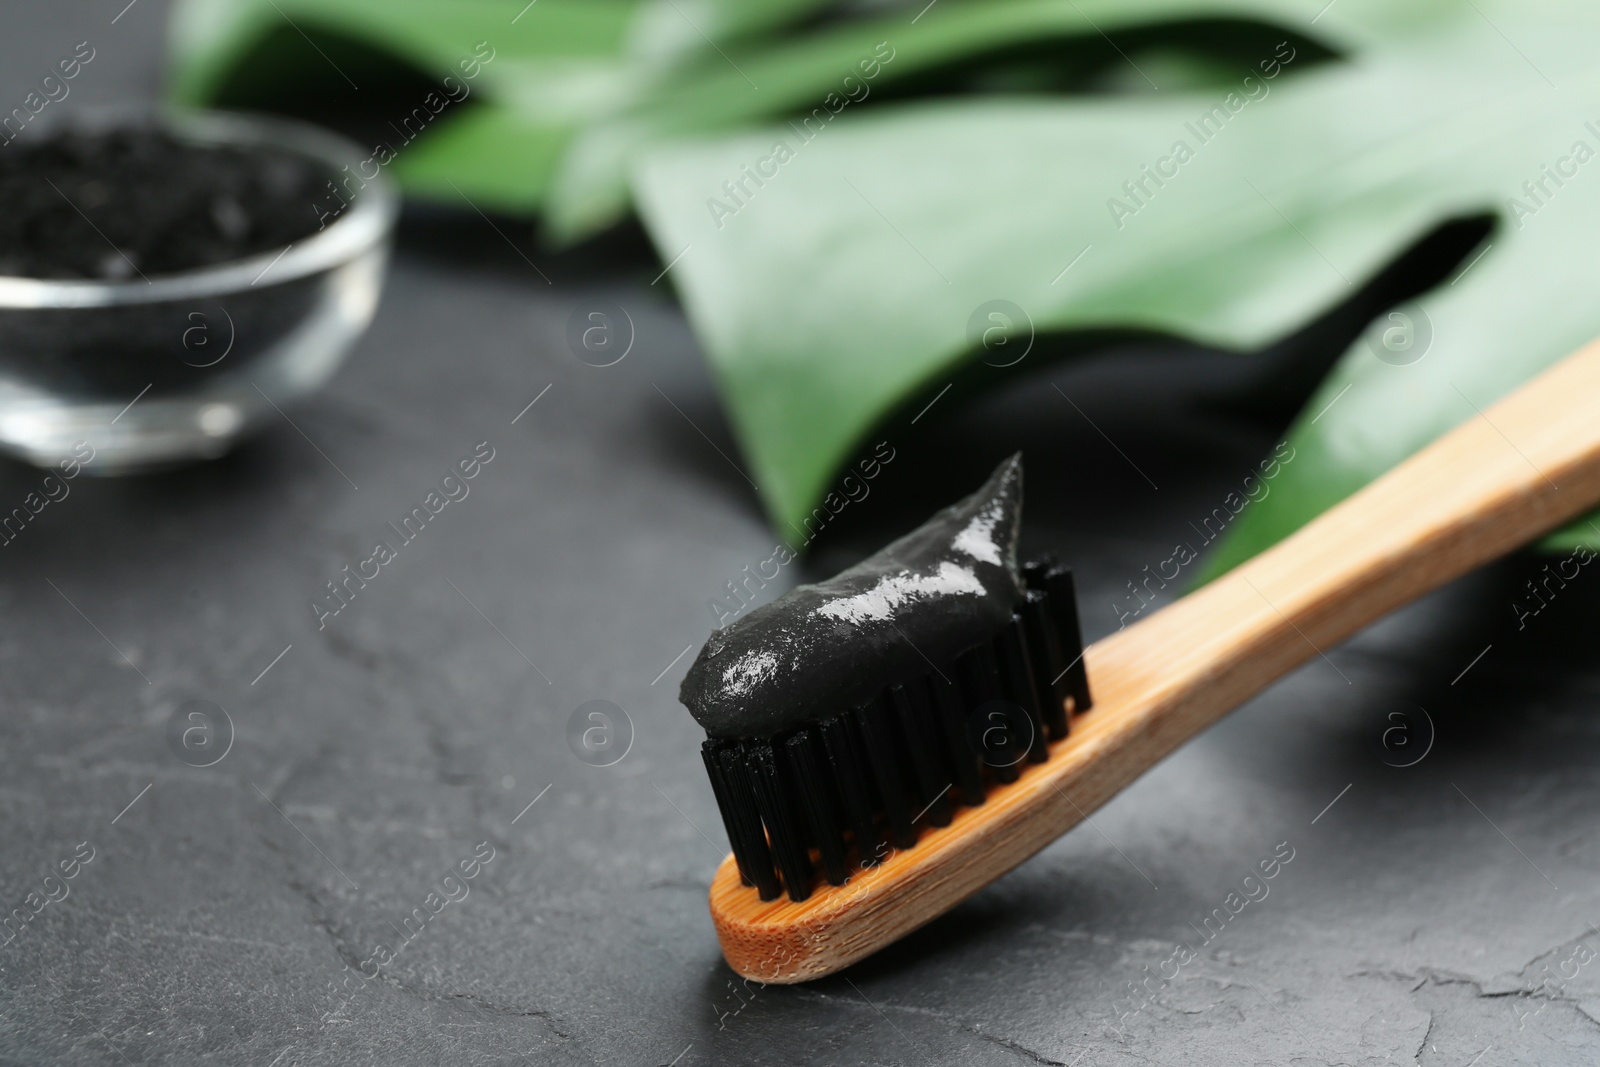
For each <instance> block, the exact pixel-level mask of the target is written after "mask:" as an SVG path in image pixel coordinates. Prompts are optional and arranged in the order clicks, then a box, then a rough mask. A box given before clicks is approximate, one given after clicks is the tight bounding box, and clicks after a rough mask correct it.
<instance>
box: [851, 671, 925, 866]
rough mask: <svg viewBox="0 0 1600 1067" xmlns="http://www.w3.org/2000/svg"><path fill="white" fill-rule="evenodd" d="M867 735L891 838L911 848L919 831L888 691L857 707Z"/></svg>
mask: <svg viewBox="0 0 1600 1067" xmlns="http://www.w3.org/2000/svg"><path fill="white" fill-rule="evenodd" d="M855 717H856V720H857V721H858V722H860V724H861V733H862V736H863V737H865V738H866V742H867V744H866V751H865V753H864V754H865V755H866V757H867V766H869V767H870V768H871V769H872V780H873V784H874V785H875V786H876V787H877V794H878V803H879V805H880V806H881V808H882V810H883V813H884V815H885V816H886V817H887V820H888V824H889V841H890V843H891V844H893V845H894V847H895V848H910V847H911V846H912V845H915V844H916V843H917V831H916V829H915V828H914V827H913V826H912V825H911V816H912V815H914V814H916V812H915V810H914V809H913V808H912V807H911V803H910V800H909V798H908V797H907V796H906V778H905V775H904V774H903V773H902V763H901V757H900V749H901V744H900V743H899V740H898V738H897V737H896V736H895V735H896V733H897V732H898V728H897V726H896V724H895V721H894V713H893V712H892V711H891V710H890V709H889V701H888V698H887V696H886V695H885V694H879V695H878V696H877V697H876V698H874V699H872V700H869V701H867V703H865V704H862V705H861V706H860V707H858V708H856V709H855Z"/></svg>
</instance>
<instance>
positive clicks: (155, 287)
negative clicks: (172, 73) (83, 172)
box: [0, 106, 400, 309]
mask: <svg viewBox="0 0 1600 1067" xmlns="http://www.w3.org/2000/svg"><path fill="white" fill-rule="evenodd" d="M152 125H153V126H157V127H160V128H162V129H165V130H167V131H168V132H170V133H173V134H175V135H177V136H178V137H180V138H182V139H184V140H187V141H192V142H196V143H200V144H210V145H237V146H250V147H266V148H277V149H280V150H283V151H287V152H290V153H295V154H298V155H302V156H309V157H311V158H313V159H315V160H317V161H319V162H321V163H323V164H325V165H327V166H329V167H330V169H332V170H333V171H334V172H335V173H337V172H338V171H339V170H341V169H343V168H345V167H351V168H356V167H357V166H358V164H359V162H360V161H361V160H362V159H363V158H364V154H363V152H362V150H361V148H360V146H358V145H357V144H356V143H355V142H354V141H352V140H350V139H349V138H347V137H344V136H342V135H340V134H337V133H333V132H332V131H330V130H326V129H324V128H322V127H320V126H316V125H313V124H312V123H309V122H303V121H300V120H296V119H286V118H283V117H281V116H277V115H262V114H256V113H250V112H235V111H211V110H202V109H197V108H184V107H175V106H163V107H159V108H150V107H134V108H129V107H104V108H85V109H81V110H78V111H75V112H72V113H70V114H68V115H64V116H62V118H61V119H59V120H57V121H56V122H53V123H50V124H49V129H44V130H41V135H42V136H49V134H50V133H52V132H54V131H55V130H57V129H76V130H90V131H100V130H110V129H113V128H119V127H120V128H136V127H139V126H152ZM356 173H357V175H358V180H359V181H362V182H365V186H364V187H363V188H362V189H361V190H360V191H359V192H358V193H357V194H356V195H355V196H354V197H353V198H352V203H351V206H350V208H349V209H348V210H346V211H344V212H342V213H340V215H339V216H338V218H336V219H335V220H334V221H333V222H332V223H330V224H329V225H328V226H327V227H325V228H324V229H321V230H317V231H315V232H313V233H312V234H311V235H310V236H308V237H302V238H299V239H297V240H295V241H293V242H291V243H290V244H288V245H285V246H283V247H281V248H275V249H271V250H268V251H266V252H261V253H259V254H257V255H253V256H249V257H247V258H245V259H233V260H228V261H227V262H225V263H214V264H211V265H210V266H205V267H197V268H195V269H193V270H186V271H178V272H176V273H173V274H161V275H157V276H156V277H154V278H151V279H149V280H144V279H140V278H134V279H124V280H122V281H99V280H95V279H87V278H29V277H19V276H8V275H0V309H4V308H88V307H116V306H121V305H128V304H152V303H160V302H165V301H172V300H192V299H203V298H207V297H217V296H223V295H226V294H229V293H234V292H238V291H240V290H244V289H251V288H254V287H255V286H256V285H257V284H258V283H259V282H261V280H262V279H263V277H264V276H266V275H267V273H268V271H269V270H270V271H271V279H270V284H269V285H268V286H266V287H265V288H270V287H271V286H275V285H282V284H284V283H285V282H291V281H295V280H297V279H300V278H305V277H307V276H310V275H314V274H318V273H321V272H323V271H325V270H328V269H329V268H332V267H336V266H338V265H340V264H342V263H346V262H349V261H350V260H352V259H355V258H356V257H358V256H360V255H361V254H362V253H364V252H366V251H368V250H369V249H371V248H372V247H373V246H374V245H377V244H380V243H381V242H383V241H385V240H387V239H388V237H389V235H390V234H391V233H392V231H393V229H394V222H395V218H396V217H397V216H398V214H399V210H400V198H399V194H398V193H397V192H396V191H395V188H394V184H393V182H391V181H390V179H389V177H388V175H386V174H384V173H383V172H382V171H381V170H380V171H379V172H378V174H377V176H376V177H375V178H368V177H366V176H365V175H364V174H360V173H359V171H357V172H356Z"/></svg>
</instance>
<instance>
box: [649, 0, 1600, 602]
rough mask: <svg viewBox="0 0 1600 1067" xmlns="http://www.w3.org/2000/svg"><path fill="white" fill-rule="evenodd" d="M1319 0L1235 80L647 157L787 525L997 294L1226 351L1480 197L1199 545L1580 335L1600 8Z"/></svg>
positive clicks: (1397, 449)
mask: <svg viewBox="0 0 1600 1067" xmlns="http://www.w3.org/2000/svg"><path fill="white" fill-rule="evenodd" d="M1072 7H1073V8H1076V9H1079V11H1080V13H1081V17H1082V18H1083V21H1084V33H1085V35H1086V36H1087V35H1089V34H1098V33H1099V32H1100V31H1107V32H1115V23H1114V21H1113V19H1114V16H1113V15H1112V14H1111V13H1110V12H1109V11H1106V10H1102V8H1101V5H1098V4H1089V3H1086V2H1079V3H1076V4H1073V5H1072ZM1203 9H1204V10H1205V11H1211V12H1218V11H1221V10H1222V9H1220V8H1219V7H1218V6H1217V5H1205V6H1204V8H1203ZM1117 10H1118V11H1120V12H1121V18H1122V19H1124V20H1127V19H1129V18H1131V17H1133V13H1134V12H1138V13H1139V17H1141V18H1148V17H1149V15H1150V14H1151V13H1152V12H1160V13H1163V14H1164V15H1165V16H1168V17H1175V16H1178V15H1180V14H1181V15H1183V16H1185V17H1192V16H1193V15H1195V14H1196V13H1198V12H1199V11H1200V10H1202V8H1201V6H1200V5H1190V4H1182V5H1178V4H1126V3H1123V4H1119V5H1117ZM1228 10H1231V11H1233V12H1235V13H1237V12H1238V11H1239V10H1240V9H1239V8H1237V7H1234V8H1231V9H1228ZM1315 15H1316V12H1315V11H1314V10H1310V11H1309V12H1308V14H1307V15H1306V16H1305V17H1302V18H1296V19H1288V18H1286V16H1285V15H1284V14H1283V13H1282V11H1281V9H1280V10H1279V12H1278V14H1277V16H1276V17H1277V18H1278V20H1280V22H1283V24H1284V25H1285V28H1286V29H1287V30H1293V31H1294V33H1293V34H1286V36H1285V39H1286V40H1288V39H1289V38H1290V37H1295V38H1301V39H1309V40H1319V39H1320V40H1321V41H1323V42H1324V43H1325V44H1326V45H1327V47H1328V49H1329V50H1330V51H1332V52H1335V53H1338V54H1339V58H1338V59H1336V60H1334V61H1332V62H1329V63H1324V64H1321V65H1319V66H1317V67H1316V68H1315V69H1310V70H1304V71H1300V72H1296V71H1295V70H1294V67H1295V64H1296V62H1298V61H1299V59H1300V56H1299V53H1298V49H1297V47H1296V46H1295V45H1293V44H1288V45H1286V46H1285V47H1286V48H1287V49H1288V50H1289V51H1288V52H1281V51H1272V52H1269V53H1268V54H1265V55H1263V56H1261V61H1262V62H1263V63H1266V64H1267V66H1264V67H1263V66H1262V65H1261V64H1260V63H1257V64H1253V65H1251V66H1249V67H1242V68H1241V69H1239V70H1238V71H1237V80H1236V81H1235V83H1234V84H1233V86H1232V87H1231V88H1221V89H1218V88H1211V89H1202V90H1194V91H1170V92H1169V91H1163V92H1158V93H1157V92H1152V93H1147V94H1144V95H1142V96H1140V97H1134V96H1131V95H1128V96H1122V97H1120V98H1119V97H1114V96H1113V97H1104V96H1102V97H1099V98H1093V99H1084V98H1078V99H1069V100H1059V99H1027V100H1022V99H994V100H983V101H944V100H941V101H938V102H924V103H914V104H902V105H896V106H893V107H889V106H885V107H881V108H878V109H868V108H863V109H860V110H859V112H858V113H850V112H849V110H848V109H845V110H844V111H843V112H841V113H840V114H839V115H838V116H837V117H836V118H835V119H834V120H833V121H831V122H829V123H828V125H827V128H826V131H825V132H824V133H821V134H818V135H815V136H814V137H811V138H807V137H806V136H805V134H804V131H802V130H800V129H797V128H796V126H795V125H793V124H784V125H775V126H773V127H771V128H770V129H767V130H764V131H761V132H747V133H743V134H741V135H738V136H728V137H722V138H719V139H716V140H702V141H698V142H694V143H683V142H680V143H676V144H672V143H668V144H663V145H661V146H660V147H658V148H657V149H656V150H654V151H653V152H651V153H650V154H649V155H648V156H647V157H646V158H645V159H644V160H643V162H642V163H640V164H639V165H638V168H637V172H636V178H635V191H636V196H637V199H638V201H639V204H640V210H641V212H642V214H643V216H644V218H645V220H646V223H647V226H648V227H649V229H650V232H651V233H652V235H653V236H654V238H655V241H656V244H657V248H658V250H659V251H660V253H661V255H662V257H663V259H674V258H677V257H681V258H678V261H677V264H676V266H675V267H674V268H673V270H672V277H673V278H674V280H675V283H676V285H677V286H678V288H679V290H680V292H681V293H682V297H683V300H684V303H685V306H686V308H687V309H688V313H689V315H690V318H691V320H692V321H693V323H694V325H695V327H696V330H697V332H698V334H699V336H700V338H701V340H702V342H703V344H704V347H705V349H706V351H707V353H708V356H709V358H710V359H711V361H712V363H713V364H714V366H715V368H716V371H717V374H718V377H719V380H720V382H721V386H722V389H723V393H724V396H725V397H726V400H727V404H728V407H729V410H730V412H731V417H732V422H733V425H734V428H735V430H736V432H737V433H738V435H739V438H740V440H741V443H742V445H743V447H744V450H745V452H746V454H747V456H748V458H749V461H750V465H751V467H752V474H753V477H754V479H755V481H756V482H757V483H758V484H759V486H760V492H761V496H762V499H763V500H764V501H765V503H766V506H767V508H768V509H769V511H770V513H771V514H772V517H773V519H774V520H775V522H776V523H777V524H778V525H779V527H780V528H782V529H794V528H797V527H798V526H799V525H800V524H803V523H804V522H805V520H806V517H807V516H808V515H810V514H811V513H812V511H813V509H814V508H815V507H816V506H817V504H818V502H819V501H820V500H821V499H822V498H823V497H824V495H825V494H826V493H827V491H828V489H829V486H830V482H831V481H832V480H833V479H834V477H835V476H836V472H837V471H838V470H839V468H840V466H841V465H842V464H843V463H844V462H845V461H846V460H847V459H848V458H849V457H850V456H851V455H852V454H853V452H854V451H855V450H856V449H857V448H858V447H860V446H861V444H862V443H863V442H864V441H865V440H866V438H867V435H868V434H869V433H870V432H872V431H873V430H874V429H875V428H878V427H879V426H880V423H881V422H882V420H883V419H884V418H885V416H886V415H887V414H888V413H891V412H896V411H902V410H905V411H914V410H915V408H914V407H911V406H909V405H911V402H912V401H913V400H915V399H918V398H922V397H928V398H930V399H931V398H932V397H933V396H934V395H935V394H936V393H937V392H938V391H939V389H940V388H941V387H942V386H943V385H944V384H945V383H947V382H949V381H952V380H954V379H956V378H958V377H959V376H961V375H962V374H963V373H965V372H967V371H969V370H970V369H971V368H972V367H973V365H974V364H975V363H977V353H978V352H980V351H981V350H980V349H979V347H978V345H976V344H975V335H974V334H973V332H972V331H971V329H970V322H971V319H972V316H973V314H974V313H975V312H981V311H982V309H984V308H985V307H987V306H988V305H989V304H990V302H992V301H996V300H1002V301H1005V302H1007V303H1008V305H1009V306H1010V307H1011V308H1012V309H1014V310H1013V311H1012V312H1011V313H1010V315H1009V317H1010V318H1016V311H1020V313H1021V314H1022V315H1024V316H1026V318H1027V319H1029V320H1031V323H1032V328H1033V329H1034V330H1036V331H1038V332H1039V333H1040V334H1041V336H1050V337H1054V338H1058V339H1064V338H1070V337H1072V336H1074V335H1077V336H1084V337H1093V336H1100V335H1104V334H1105V332H1106V331H1115V332H1122V333H1127V332H1133V333H1140V334H1148V333H1154V334H1163V335H1174V336H1178V337H1183V338H1188V339H1192V340H1194V341H1198V342H1201V343H1204V344H1206V345H1211V346H1216V347H1220V348H1225V349H1237V350H1240V351H1248V350H1251V349H1257V348H1260V347H1262V346H1264V345H1266V344H1268V343H1269V342H1271V341H1273V340H1275V339H1277V338H1279V337H1282V336H1284V335H1286V334H1288V333H1291V332H1293V331H1294V330H1296V329H1297V328H1298V327H1300V326H1301V325H1303V324H1304V323H1306V322H1307V321H1308V320H1310V319H1312V318H1314V317H1315V316H1317V315H1318V314H1319V313H1321V312H1323V311H1325V310H1327V309H1329V308H1330V307H1332V306H1334V305H1336V304H1338V303H1340V302H1341V301H1342V300H1344V299H1346V298H1347V296H1348V295H1349V294H1350V293H1351V292H1352V291H1354V290H1355V288H1357V287H1359V286H1360V285H1361V284H1362V283H1363V282H1364V281H1365V280H1366V279H1368V278H1370V277H1372V276H1373V275H1374V274H1375V273H1377V272H1378V271H1380V269H1381V268H1382V267H1383V266H1384V265H1385V264H1387V263H1389V262H1390V261H1391V260H1393V259H1394V258H1395V257H1396V256H1397V255H1398V254H1399V253H1400V252H1401V251H1402V250H1404V249H1405V248H1407V247H1408V246H1410V245H1411V244H1412V243H1413V242H1414V241H1415V240H1416V239H1417V238H1418V237H1419V236H1421V235H1423V234H1425V233H1428V232H1430V231H1431V230H1433V229H1434V228H1435V227H1436V226H1438V225H1439V224H1440V223H1441V222H1442V221H1445V220H1448V219H1453V218H1462V217H1468V216H1475V215H1484V214H1487V215H1491V216H1494V217H1496V218H1497V219H1498V224H1497V226H1496V228H1495V230H1494V232H1493V234H1492V235H1491V236H1490V237H1489V238H1488V240H1487V242H1486V243H1485V244H1484V245H1483V246H1482V247H1481V248H1480V249H1478V250H1477V251H1475V252H1474V253H1473V254H1472V257H1475V258H1472V257H1469V260H1468V261H1467V262H1465V263H1463V264H1462V270H1461V271H1460V273H1459V276H1458V277H1456V278H1454V279H1453V280H1452V281H1450V282H1449V283H1447V284H1443V285H1441V286H1439V287H1438V288H1437V289H1435V290H1434V291H1432V292H1429V293H1427V294H1425V295H1424V296H1423V297H1421V298H1420V299H1419V300H1418V301H1416V302H1415V304H1414V305H1412V306H1410V307H1407V308H1405V309H1402V310H1401V311H1400V312H1398V313H1397V314H1398V316H1399V317H1398V318H1397V319H1394V320H1387V319H1386V320H1382V322H1380V326H1381V327H1383V328H1385V329H1389V330H1391V331H1392V332H1391V333H1390V335H1389V336H1387V337H1385V336H1383V335H1381V334H1375V335H1371V336H1369V337H1367V338H1364V339H1363V340H1362V341H1360V342H1358V343H1356V344H1355V345H1353V346H1352V347H1351V348H1350V349H1349V351H1348V352H1347V353H1346V354H1345V355H1344V357H1343V358H1342V359H1341V360H1340V361H1339V363H1338V365H1337V367H1336V368H1335V370H1334V372H1333V374H1332V375H1331V377H1330V378H1329V379H1328V380H1327V381H1326V383H1325V384H1324V385H1323V386H1322V387H1321V388H1320V389H1319V390H1318V391H1317V393H1316V395H1315V396H1313V397H1312V398H1311V400H1310V402H1309V403H1308V404H1307V406H1306V408H1305V411H1304V413H1303V414H1302V416H1301V417H1300V418H1299V420H1298V421H1297V422H1296V424H1295V425H1294V427H1293V428H1292V430H1291V431H1290V435H1289V440H1290V443H1291V444H1292V446H1293V447H1294V449H1295V452H1294V455H1295V458H1294V460H1293V461H1292V462H1291V463H1289V464H1287V465H1284V466H1283V468H1282V470H1281V471H1280V472H1279V473H1278V475H1277V477H1276V478H1275V480H1274V482H1273V485H1272V492H1271V493H1270V495H1269V496H1267V497H1266V498H1265V499H1263V500H1262V501H1261V502H1259V503H1256V504H1251V505H1250V506H1249V507H1247V508H1246V509H1245V510H1244V511H1243V512H1242V513H1241V514H1240V516H1239V518H1238V520H1237V521H1236V522H1235V523H1234V524H1233V526H1232V527H1231V529H1230V531H1229V536H1228V538H1227V539H1226V541H1225V543H1224V544H1223V545H1222V546H1221V547H1220V549H1219V551H1218V552H1217V553H1216V554H1215V555H1214V556H1213V559H1212V562H1211V567H1212V571H1213V572H1215V571H1217V570H1220V569H1225V568H1226V567H1227V566H1230V565H1232V564H1233V563H1235V562H1237V561H1239V560H1241V559H1243V558H1246V557H1247V556H1249V555H1251V554H1253V553H1254V552H1256V551H1259V550H1260V549H1261V548H1263V547H1265V546H1267V545H1269V544H1271V543H1273V542H1274V541H1276V540H1278V539H1279V538H1281V537H1283V536H1285V535H1286V534H1288V533H1289V532H1291V531H1292V530H1294V529H1295V528H1297V527H1298V526H1299V525H1301V524H1303V523H1304V522H1305V521H1307V520H1308V519H1310V518H1311V517H1313V516H1314V515H1316V514H1318V513H1319V512H1321V511H1322V510H1324V509H1326V508H1327V507H1328V506H1329V505H1331V504H1333V503H1335V502H1337V501H1338V500H1340V499H1342V498H1343V497H1344V496H1346V495H1348V494H1349V493H1350V492H1352V491H1354V490H1355V489H1357V488H1359V487H1360V486H1361V485H1363V484H1365V483H1366V482H1367V481H1370V480H1371V479H1372V478H1374V477H1376V476H1377V475H1378V474H1380V473H1382V472H1383V471H1384V470H1386V469H1388V468H1389V467H1391V466H1393V465H1394V464H1395V463H1396V462H1398V461H1399V460H1401V459H1403V458H1404V457H1405V456H1407V455H1409V454H1410V453H1411V452H1413V451H1415V450H1416V449H1418V448H1420V447H1422V446H1423V445H1424V444H1426V443H1427V442H1429V441H1430V440H1432V439H1433V438H1434V437H1436V436H1438V435H1439V434H1440V433H1442V432H1444V431H1445V430H1447V429H1449V428H1450V427H1451V426H1453V425H1455V424H1456V423H1458V422H1460V421H1462V420H1463V419H1466V418H1472V417H1477V414H1476V411H1477V409H1478V408H1482V407H1484V406H1486V405H1487V404H1488V403H1490V402H1491V401H1493V400H1494V399H1495V398H1497V397H1498V396H1500V395H1502V394H1504V393H1506V392H1507V391H1509V390H1511V389H1512V388H1514V387H1515V386H1516V385H1518V384H1519V383H1520V382H1522V381H1524V380H1525V379H1527V378H1528V377H1530V376H1532V375H1533V374H1534V373H1536V372H1537V371H1538V370H1540V369H1541V368H1543V367H1545V366H1546V365H1548V364H1550V363H1551V362H1553V361H1555V360H1557V359H1559V358H1561V357H1562V356H1564V355H1566V354H1567V353H1568V352H1570V351H1572V350H1573V349H1575V348H1576V347H1578V346H1579V345H1580V344H1581V343H1583V342H1584V341H1587V340H1588V339H1590V338H1591V337H1593V336H1595V335H1596V334H1597V333H1600V302H1597V301H1596V300H1595V299H1594V292H1595V287H1596V282H1595V278H1596V277H1600V273H1597V271H1600V245H1597V243H1596V241H1595V240H1594V237H1595V235H1596V234H1597V233H1600V197H1597V196H1596V195H1595V192H1594V190H1586V189H1585V188H1584V186H1585V185H1586V184H1589V183H1600V162H1596V161H1595V156H1596V153H1597V152H1600V72H1597V71H1595V70H1594V69H1593V68H1592V64H1590V63H1589V61H1588V59H1587V57H1586V52H1587V50H1588V43H1589V42H1591V41H1594V40H1595V39H1596V37H1595V31H1596V29H1600V25H1597V18H1600V16H1597V13H1596V12H1594V11H1593V10H1592V9H1590V8H1587V7H1584V6H1582V5H1579V4H1575V3H1574V4H1565V3H1559V2H1552V0H1543V2H1539V3H1516V4H1512V3H1509V2H1507V3H1490V2H1487V0H1476V2H1472V0H1463V2H1461V3H1454V2H1444V0H1439V2H1435V3H1429V4H1418V5H1408V6H1406V7H1405V8H1404V9H1403V10H1402V9H1400V8H1399V7H1398V6H1396V5H1390V4H1383V3H1376V2H1372V3H1362V2H1359V0H1342V2H1339V3H1337V4H1336V5H1330V7H1329V8H1326V9H1324V12H1323V14H1322V16H1321V17H1320V18H1317V19H1316V20H1315V24H1313V17H1314V16H1315ZM929 17H930V18H931V17H932V16H931V15H930V16H929ZM1108 23H1112V25H1108ZM894 46H895V47H896V48H897V50H898V51H899V53H900V55H899V56H898V57H897V58H896V59H895V63H899V62H901V59H902V58H910V59H911V61H913V62H914V61H915V59H914V56H913V55H912V46H911V45H909V44H906V45H902V44H901V43H899V42H898V41H896V43H895V45H894ZM1290 53H1293V54H1290ZM1139 59H1140V56H1139V54H1136V53H1129V54H1128V56H1127V60H1128V62H1129V63H1130V65H1132V66H1135V67H1138V66H1140V65H1141V64H1140V63H1139ZM1274 63H1275V64H1276V74H1277V76H1276V77H1270V78H1269V77H1268V75H1269V73H1272V72H1273V71H1274ZM1556 86H1560V88H1559V89H1558V88H1557V87H1556ZM1591 120H1596V121H1595V122H1594V123H1591ZM747 172H758V174H759V175H764V176H765V177H763V178H762V180H761V183H760V184H759V185H758V184H757V183H756V181H754V180H751V179H746V178H744V175H745V174H746V173H747ZM725 182H729V183H731V187H730V186H725V185H724V183H725ZM1596 189H1600V184H1597V185H1596ZM1055 347H1057V348H1062V347H1070V346H1059V345H1058V346H1055ZM1596 402H1597V408H1600V398H1596ZM1508 447H1509V446H1508ZM1130 476H1132V475H1131V474H1130ZM1567 536H1568V537H1574V536H1586V537H1588V538H1590V539H1591V540H1594V539H1597V538H1596V535H1595V533H1594V531H1593V529H1592V528H1590V527H1588V526H1587V525H1586V524H1579V525H1577V526H1575V527H1574V528H1573V530H1572V531H1569V534H1568V535H1567Z"/></svg>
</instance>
